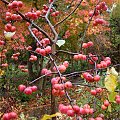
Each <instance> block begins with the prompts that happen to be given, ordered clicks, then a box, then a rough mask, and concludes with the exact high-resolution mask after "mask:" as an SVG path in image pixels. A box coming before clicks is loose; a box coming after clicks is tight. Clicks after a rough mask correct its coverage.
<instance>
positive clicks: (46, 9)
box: [41, 2, 60, 17]
mask: <svg viewBox="0 0 120 120" xmlns="http://www.w3.org/2000/svg"><path fill="white" fill-rule="evenodd" d="M50 3H51V2H50ZM48 9H49V7H48V6H47V5H45V4H44V5H43V10H42V11H41V13H42V15H46V13H47V11H48ZM50 12H51V16H52V17H56V16H58V15H59V14H60V12H59V11H53V9H52V8H51V9H50Z"/></svg>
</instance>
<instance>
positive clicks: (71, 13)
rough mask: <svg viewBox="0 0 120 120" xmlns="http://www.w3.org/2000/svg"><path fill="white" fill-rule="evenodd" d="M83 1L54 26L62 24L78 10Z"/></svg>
mask: <svg viewBox="0 0 120 120" xmlns="http://www.w3.org/2000/svg"><path fill="white" fill-rule="evenodd" d="M82 1H83V0H81V1H80V2H79V3H78V4H77V5H76V7H75V9H74V10H73V11H72V12H71V13H70V14H68V15H67V16H66V17H65V18H64V19H63V20H61V21H60V22H58V23H56V24H55V25H54V27H57V26H58V25H60V24H61V23H63V22H64V21H65V20H67V19H68V18H69V17H70V16H71V15H72V14H73V13H74V12H75V11H76V10H77V8H78V7H79V6H80V4H81V3H82Z"/></svg>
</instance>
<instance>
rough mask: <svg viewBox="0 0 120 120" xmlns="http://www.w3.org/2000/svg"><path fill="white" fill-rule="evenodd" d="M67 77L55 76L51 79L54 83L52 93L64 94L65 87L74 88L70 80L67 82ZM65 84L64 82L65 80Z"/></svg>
mask: <svg viewBox="0 0 120 120" xmlns="http://www.w3.org/2000/svg"><path fill="white" fill-rule="evenodd" d="M65 80H66V78H65V77H62V78H61V79H60V77H55V78H52V79H51V83H52V94H53V95H54V96H63V95H65V89H70V88H72V83H71V82H70V81H67V82H65ZM62 81H63V82H64V84H63V82H62Z"/></svg>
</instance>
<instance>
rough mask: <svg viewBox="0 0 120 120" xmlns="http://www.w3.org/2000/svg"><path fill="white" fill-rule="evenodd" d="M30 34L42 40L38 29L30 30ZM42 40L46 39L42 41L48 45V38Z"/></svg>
mask: <svg viewBox="0 0 120 120" xmlns="http://www.w3.org/2000/svg"><path fill="white" fill-rule="evenodd" d="M26 24H27V25H28V26H29V24H30V23H28V22H27V23H26ZM32 32H33V33H34V35H35V36H36V37H37V38H40V39H42V38H43V36H42V33H41V32H40V31H38V29H36V28H32ZM44 39H46V40H45V41H44V42H45V43H46V44H50V40H49V39H48V38H44Z"/></svg>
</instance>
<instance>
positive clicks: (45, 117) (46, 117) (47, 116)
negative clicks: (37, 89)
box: [41, 113, 61, 120]
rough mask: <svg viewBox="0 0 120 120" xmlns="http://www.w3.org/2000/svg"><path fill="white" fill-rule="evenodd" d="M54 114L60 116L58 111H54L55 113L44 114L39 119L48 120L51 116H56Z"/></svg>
mask: <svg viewBox="0 0 120 120" xmlns="http://www.w3.org/2000/svg"><path fill="white" fill-rule="evenodd" d="M56 116H61V114H60V113H55V114H52V115H47V114H45V115H44V116H43V118H42V119H41V120H49V119H51V118H53V117H56Z"/></svg>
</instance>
